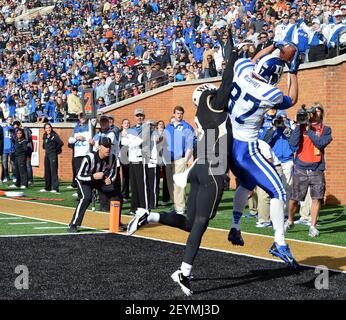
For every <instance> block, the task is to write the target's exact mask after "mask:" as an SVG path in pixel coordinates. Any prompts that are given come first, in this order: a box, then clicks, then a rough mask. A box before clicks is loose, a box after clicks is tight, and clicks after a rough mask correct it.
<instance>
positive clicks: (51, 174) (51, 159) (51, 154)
mask: <svg viewBox="0 0 346 320" xmlns="http://www.w3.org/2000/svg"><path fill="white" fill-rule="evenodd" d="M43 128H44V134H43V146H42V147H43V149H44V150H45V156H44V181H45V188H44V189H41V190H40V192H49V191H50V192H52V193H57V192H59V177H58V167H59V162H58V155H59V154H60V153H61V152H62V147H63V145H64V143H63V142H62V141H61V139H60V137H59V135H58V134H57V133H56V132H55V131H54V130H53V127H52V125H51V124H50V123H45V124H44V126H43Z"/></svg>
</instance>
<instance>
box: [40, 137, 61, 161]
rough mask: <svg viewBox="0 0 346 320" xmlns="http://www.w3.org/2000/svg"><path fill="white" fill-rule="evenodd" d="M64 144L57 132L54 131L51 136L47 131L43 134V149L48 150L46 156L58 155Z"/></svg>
mask: <svg viewBox="0 0 346 320" xmlns="http://www.w3.org/2000/svg"><path fill="white" fill-rule="evenodd" d="M63 145H64V143H63V142H62V141H61V139H60V137H59V136H58V134H57V133H55V132H54V133H52V134H51V135H50V136H49V137H48V136H47V134H46V133H45V134H44V135H43V149H44V150H46V156H48V157H49V156H56V155H58V154H59V153H60V150H61V148H62V146H63Z"/></svg>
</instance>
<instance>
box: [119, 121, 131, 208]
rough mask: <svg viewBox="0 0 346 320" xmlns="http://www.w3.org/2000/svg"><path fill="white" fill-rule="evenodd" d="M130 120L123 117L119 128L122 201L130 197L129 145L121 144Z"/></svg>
mask: <svg viewBox="0 0 346 320" xmlns="http://www.w3.org/2000/svg"><path fill="white" fill-rule="evenodd" d="M130 126H131V125H130V120H129V119H123V120H122V121H121V129H120V132H119V134H120V136H119V138H120V146H119V147H120V155H119V159H120V164H121V172H122V188H121V194H122V197H123V201H124V203H125V202H127V201H128V199H129V197H130V173H129V172H130V166H129V155H128V151H129V147H128V146H124V145H123V144H122V142H121V141H122V138H126V137H127V133H128V130H129V128H130Z"/></svg>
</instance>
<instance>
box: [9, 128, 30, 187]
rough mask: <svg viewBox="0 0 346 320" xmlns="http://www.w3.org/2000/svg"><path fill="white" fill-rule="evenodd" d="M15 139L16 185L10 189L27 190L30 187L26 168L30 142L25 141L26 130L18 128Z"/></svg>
mask: <svg viewBox="0 0 346 320" xmlns="http://www.w3.org/2000/svg"><path fill="white" fill-rule="evenodd" d="M15 135H16V137H15V139H14V148H15V152H14V165H15V172H16V183H15V184H13V185H11V186H10V188H21V189H26V188H27V187H28V174H27V168H26V158H27V156H28V141H27V140H26V139H25V134H24V130H23V129H22V128H17V129H16V131H15Z"/></svg>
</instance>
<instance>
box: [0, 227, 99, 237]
mask: <svg viewBox="0 0 346 320" xmlns="http://www.w3.org/2000/svg"><path fill="white" fill-rule="evenodd" d="M90 229H91V228H90ZM90 234H105V233H104V232H102V231H93V232H92V233H89V232H78V233H68V232H66V233H37V234H11V235H0V239H1V238H24V237H51V236H83V235H90Z"/></svg>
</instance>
